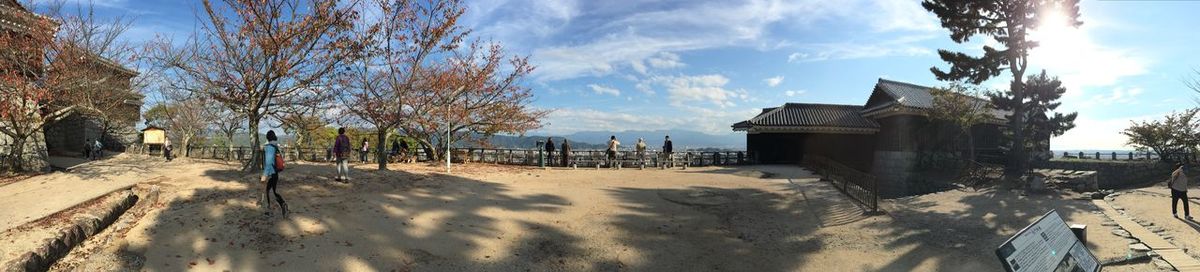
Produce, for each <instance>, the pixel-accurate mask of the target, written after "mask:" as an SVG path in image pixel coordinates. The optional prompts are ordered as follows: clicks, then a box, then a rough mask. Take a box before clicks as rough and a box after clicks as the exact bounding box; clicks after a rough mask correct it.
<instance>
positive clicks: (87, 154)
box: [83, 139, 92, 160]
mask: <svg viewBox="0 0 1200 272" xmlns="http://www.w3.org/2000/svg"><path fill="white" fill-rule="evenodd" d="M83 158H85V159H88V160H91V159H92V140H91V139H84V140H83Z"/></svg>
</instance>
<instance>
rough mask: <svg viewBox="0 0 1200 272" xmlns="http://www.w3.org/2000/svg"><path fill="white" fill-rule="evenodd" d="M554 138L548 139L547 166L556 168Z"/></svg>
mask: <svg viewBox="0 0 1200 272" xmlns="http://www.w3.org/2000/svg"><path fill="white" fill-rule="evenodd" d="M552 158H554V137H546V165H549V166H554V159H552Z"/></svg>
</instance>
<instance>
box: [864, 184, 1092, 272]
mask: <svg viewBox="0 0 1200 272" xmlns="http://www.w3.org/2000/svg"><path fill="white" fill-rule="evenodd" d="M893 201H894V204H895V205H894V206H893V207H895V208H892V209H889V210H888V211H887V213H888V216H890V217H891V219H892V220H886V221H876V222H872V223H871V224H867V225H866V226H865V228H866V229H870V230H873V231H875V232H878V236H880V237H888V240H886V241H889V242H887V243H884V244H882V247H883V248H884V249H887V250H890V251H905V252H904V253H903V254H902V255H900V256H898V257H895V258H894V260H892V261H890V262H888V263H886V264H883V265H882V266H878V267H875V268H870V270H878V271H912V270H917V269H922V270H924V269H928V268H927V267H922V268H918V267H919V266H921V265H923V264H933V267H934V268H933V270H936V271H988V270H997V269H1000V263H999V261H998V260H997V259H996V257H995V253H994V250H995V249H996V247H998V246H1000V244H1002V243H1004V241H1006V240H1007V239H1008V238H1010V237H1011V235H1013V234H1016V232H1018V231H1020V230H1021V229H1023V228H1025V227H1026V226H1027V225H1029V224H1030V223H1032V222H1033V221H1034V220H1036V219H1037V218H1039V217H1041V216H1042V215H1044V214H1046V213H1047V212H1049V211H1050V210H1056V211H1057V212H1058V214H1059V215H1060V216H1061V217H1062V218H1063V220H1064V221H1066V222H1068V223H1070V222H1072V217H1074V216H1082V214H1084V213H1089V212H1093V211H1098V209H1097V208H1096V207H1095V205H1093V204H1092V203H1091V202H1090V201H1081V200H1072V199H1069V198H1066V197H1064V196H1062V195H1059V194H1058V193H1050V194H1032V195H1028V196H1022V195H1021V193H1020V192H1019V191H1013V190H1003V189H987V190H985V191H981V192H979V193H973V194H969V195H967V196H965V197H963V198H961V199H959V201H958V202H957V203H954V204H949V203H936V202H933V201H929V200H924V199H922V198H921V197H907V198H899V199H895V200H893ZM939 205H949V206H950V207H944V208H945V209H944V210H949V211H940V212H939V211H934V210H932V209H934V208H937V207H938V206H939ZM1088 247H1090V248H1096V247H1097V245H1096V244H1095V243H1094V242H1093V241H1089V242H1088ZM867 269H868V268H863V270H867Z"/></svg>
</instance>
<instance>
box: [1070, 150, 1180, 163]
mask: <svg viewBox="0 0 1200 272" xmlns="http://www.w3.org/2000/svg"><path fill="white" fill-rule="evenodd" d="M1058 158H1066V159H1093V160H1112V161H1137V160H1159V159H1163V158H1165V159H1167V160H1169V161H1176V162H1194V161H1196V160H1197V156H1196V154H1195V153H1191V152H1177V153H1165V154H1158V153H1155V152H1133V151H1128V152H1122V153H1118V152H1115V151H1110V152H1074V153H1071V152H1063V153H1062V156H1061V157H1058Z"/></svg>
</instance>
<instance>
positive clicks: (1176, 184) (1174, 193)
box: [1167, 163, 1192, 220]
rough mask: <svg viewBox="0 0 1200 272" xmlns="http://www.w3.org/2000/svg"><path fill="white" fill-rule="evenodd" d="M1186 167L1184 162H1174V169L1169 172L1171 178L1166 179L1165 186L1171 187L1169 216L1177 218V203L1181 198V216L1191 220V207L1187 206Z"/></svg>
mask: <svg viewBox="0 0 1200 272" xmlns="http://www.w3.org/2000/svg"><path fill="white" fill-rule="evenodd" d="M1186 171H1187V169H1186V168H1184V164H1182V163H1176V164H1175V171H1174V172H1171V179H1170V180H1168V181H1167V188H1170V189H1171V217H1175V218H1179V214H1178V210H1177V209H1178V208H1177V207H1178V204H1179V201H1180V200H1183V217H1184V218H1186V219H1187V220H1192V212H1191V208H1190V207H1188V206H1190V205H1188V196H1187V190H1188V179H1187V173H1186Z"/></svg>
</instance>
